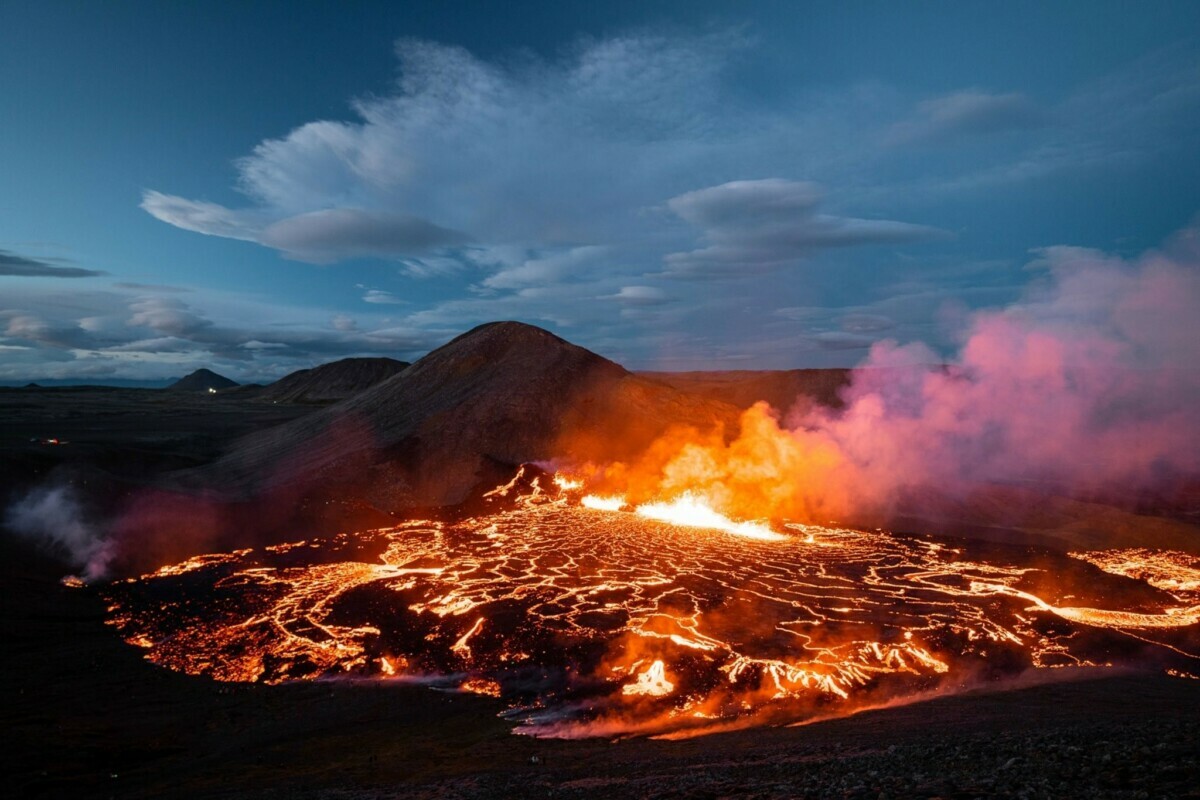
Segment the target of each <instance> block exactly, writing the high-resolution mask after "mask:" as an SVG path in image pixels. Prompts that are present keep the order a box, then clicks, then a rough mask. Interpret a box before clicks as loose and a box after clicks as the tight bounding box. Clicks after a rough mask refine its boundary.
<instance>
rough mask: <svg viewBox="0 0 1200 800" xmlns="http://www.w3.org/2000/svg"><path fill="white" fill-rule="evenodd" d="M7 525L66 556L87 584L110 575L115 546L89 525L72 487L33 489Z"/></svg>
mask: <svg viewBox="0 0 1200 800" xmlns="http://www.w3.org/2000/svg"><path fill="white" fill-rule="evenodd" d="M4 523H5V525H6V527H8V528H9V529H10V530H12V531H13V532H14V533H17V534H19V535H21V536H24V537H26V538H28V539H31V540H33V541H35V542H37V543H38V544H39V545H41V546H43V547H44V548H46V549H47V550H50V551H51V552H53V553H56V554H58V555H61V556H64V557H65V558H66V559H67V561H69V562H70V564H71V566H73V567H76V568H78V569H80V570H81V571H82V575H83V577H84V578H85V579H86V580H95V579H97V578H102V577H104V575H105V574H106V573H107V571H108V566H109V562H110V561H111V559H112V556H113V547H112V542H111V541H110V540H109V539H108V538H107V537H106V536H105V534H104V532H103V531H101V530H99V529H98V528H97V527H95V526H93V525H92V524H90V523H88V522H87V518H86V515H85V513H84V510H83V507H82V506H81V505H80V503H79V500H78V499H77V498H76V496H75V493H74V492H73V491H72V489H71V488H70V487H69V486H43V487H39V488H37V489H34V490H33V491H31V492H30V493H29V494H27V495H25V496H24V497H22V498H21V499H20V500H18V501H17V502H15V503H14V504H13V505H12V506H10V507H9V509H8V511H7V512H5V515H4Z"/></svg>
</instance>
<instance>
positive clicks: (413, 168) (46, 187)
mask: <svg viewBox="0 0 1200 800" xmlns="http://www.w3.org/2000/svg"><path fill="white" fill-rule="evenodd" d="M1196 131H1200V3H1195V2H1177V3H1164V2H1146V3H1129V2H1099V1H1096V2H1087V3H1046V2H1040V3H1022V2H1007V3H976V2H945V3H941V2H922V3H917V2H914V3H890V2H888V3H884V2H880V3H871V2H857V3H856V2H851V3H845V2H778V3H776V2H759V3H715V2H696V0H691V1H690V2H648V1H647V0H640V1H639V2H628V3H624V2H620V3H619V2H604V3H566V2H546V3H504V4H501V3H483V2H474V3H466V2H446V1H444V0H443V1H442V2H387V3H371V2H361V3H340V2H336V3H335V2H330V3H319V2H303V3H283V2H279V3H275V2H247V3H166V2H145V3H143V2H107V3H97V2H78V3H72V2H55V1H54V0H47V1H45V2H7V0H0V380H23V379H37V378H78V379H87V380H97V381H102V380H104V379H113V378H139V379H155V378H162V377H166V376H172V375H181V374H184V373H186V372H188V371H190V370H192V369H195V368H196V367H199V366H208V367H210V368H213V369H215V370H217V371H218V372H221V373H223V374H227V375H229V376H230V377H233V378H235V379H238V380H268V379H271V378H274V377H278V376H280V375H282V374H285V373H287V372H289V371H291V370H293V369H298V368H301V367H305V366H311V365H313V364H317V363H322V362H325V361H329V360H333V359H335V358H340V357H343V356H349V355H388V356H392V357H396V358H402V359H413V358H416V357H419V356H420V355H421V354H423V353H424V352H427V351H428V350H429V349H431V348H433V347H436V346H437V345H439V344H441V343H443V342H445V341H447V340H448V339H450V338H452V337H453V336H455V335H457V334H458V333H461V332H462V331H464V330H466V329H468V328H470V327H472V326H474V325H476V324H479V323H481V322H486V321H490V320H495V319H519V320H524V321H527V322H531V323H534V324H538V325H541V326H543V327H547V328H549V329H551V330H553V331H555V332H556V333H558V334H559V335H561V336H563V337H565V338H567V339H569V340H571V341H574V342H576V343H578V344H581V345H584V346H586V347H589V348H591V349H593V350H596V351H597V352H600V353H601V354H603V355H606V356H609V357H611V358H614V359H615V360H617V361H619V362H621V363H623V364H625V365H626V366H628V367H631V368H644V369H703V368H708V369H734V368H791V367H806V366H834V365H837V366H841V365H845V366H850V365H853V364H855V363H857V362H858V361H860V360H861V359H862V358H863V357H864V355H865V354H866V352H867V348H868V347H869V346H870V345H871V344H872V343H873V342H875V341H878V340H881V339H894V340H897V341H900V342H908V341H914V340H922V341H925V342H927V343H929V344H930V345H931V346H933V347H934V348H935V349H936V350H938V351H940V352H942V353H944V354H946V355H947V357H950V356H951V354H952V353H953V349H954V344H955V341H956V336H957V335H958V333H959V330H958V327H959V326H960V325H961V322H962V319H963V318H964V316H965V315H966V314H967V313H968V312H969V311H970V310H973V309H978V308H985V307H992V306H1003V305H1005V304H1008V303H1011V302H1013V301H1015V300H1016V299H1018V298H1019V297H1020V296H1021V295H1022V293H1023V292H1024V291H1026V290H1027V287H1028V286H1029V285H1030V284H1031V282H1036V281H1037V280H1038V278H1039V274H1040V273H1039V269H1038V261H1039V258H1040V256H1039V251H1040V250H1042V249H1043V248H1047V247H1053V246H1057V245H1070V246H1076V247H1086V248H1093V249H1096V250H1099V251H1103V252H1105V253H1109V254H1113V255H1116V256H1123V257H1131V256H1136V255H1138V254H1140V253H1142V252H1144V251H1146V250H1148V249H1152V248H1155V247H1158V246H1159V245H1162V244H1163V243H1164V242H1165V241H1167V240H1168V239H1169V238H1170V237H1172V235H1173V234H1176V233H1177V232H1179V231H1181V230H1183V229H1185V228H1187V227H1189V226H1190V225H1193V224H1195V221H1196V214H1197V212H1198V211H1200V156H1198V153H1200V148H1198V146H1197V145H1198V144H1200V137H1198V136H1197V133H1196Z"/></svg>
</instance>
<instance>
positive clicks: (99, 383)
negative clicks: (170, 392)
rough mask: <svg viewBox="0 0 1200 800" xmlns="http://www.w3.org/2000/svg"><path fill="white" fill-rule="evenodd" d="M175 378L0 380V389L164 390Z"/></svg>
mask: <svg viewBox="0 0 1200 800" xmlns="http://www.w3.org/2000/svg"><path fill="white" fill-rule="evenodd" d="M175 380H176V378H165V379H162V378H160V379H156V380H139V379H136V378H37V379H35V380H34V381H33V382H32V383H31V382H30V381H29V379H28V378H25V379H21V380H0V387H11V388H21V389H50V388H57V387H63V386H80V387H82V386H93V387H108V388H114V389H165V388H166V387H167V386H169V385H170V384H171V383H173V382H174V381H175Z"/></svg>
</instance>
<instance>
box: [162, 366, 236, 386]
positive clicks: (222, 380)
mask: <svg viewBox="0 0 1200 800" xmlns="http://www.w3.org/2000/svg"><path fill="white" fill-rule="evenodd" d="M237 385H238V383H237V381H231V380H229V378H226V377H225V376H224V375H218V374H217V373H215V372H213V371H212V370H210V369H203V368H201V369H198V370H196V371H195V372H193V373H192V374H191V375H188V376H187V377H184V378H180V379H179V380H177V381H175V382H174V383H172V384H171V385H170V386H168V387H167V388H168V389H170V390H171V391H175V392H207V391H208V390H209V389H214V390H219V389H232V388H233V387H235V386H237Z"/></svg>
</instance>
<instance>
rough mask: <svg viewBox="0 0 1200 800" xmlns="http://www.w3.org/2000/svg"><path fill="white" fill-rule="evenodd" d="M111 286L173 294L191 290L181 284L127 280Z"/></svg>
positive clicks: (136, 290)
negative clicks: (169, 284) (168, 284)
mask: <svg viewBox="0 0 1200 800" xmlns="http://www.w3.org/2000/svg"><path fill="white" fill-rule="evenodd" d="M113 286H114V287H115V288H117V289H130V290H132V291H135V292H170V293H173V294H175V293H179V294H186V293H187V292H190V291H192V290H191V289H187V288H185V287H182V286H167V285H163V284H158V283H133V282H129V281H120V282H118V283H114V284H113Z"/></svg>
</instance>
